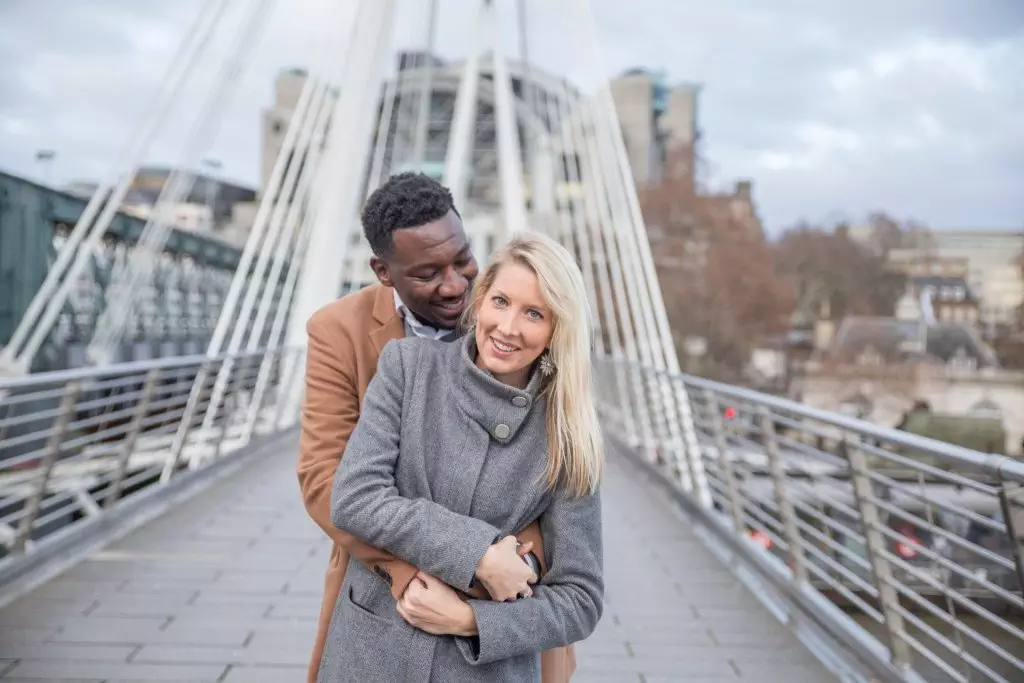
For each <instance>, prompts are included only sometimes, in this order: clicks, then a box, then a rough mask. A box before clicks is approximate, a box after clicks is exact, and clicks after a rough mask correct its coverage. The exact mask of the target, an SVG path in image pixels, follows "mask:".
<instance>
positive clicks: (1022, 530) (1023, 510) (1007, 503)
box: [999, 481, 1024, 588]
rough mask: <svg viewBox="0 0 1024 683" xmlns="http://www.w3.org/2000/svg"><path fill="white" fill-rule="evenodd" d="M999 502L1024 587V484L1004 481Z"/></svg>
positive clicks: (1020, 583)
mask: <svg viewBox="0 0 1024 683" xmlns="http://www.w3.org/2000/svg"><path fill="white" fill-rule="evenodd" d="M999 502H1000V503H1001V504H1002V507H1003V519H1005V520H1006V533H1007V535H1008V536H1009V537H1010V547H1011V549H1012V550H1013V560H1014V564H1015V565H1016V567H1017V582H1018V585H1020V586H1021V587H1022V588H1024V485H1022V484H1018V483H1017V482H1012V481H1004V482H1003V486H1002V488H1001V489H1000V491H999Z"/></svg>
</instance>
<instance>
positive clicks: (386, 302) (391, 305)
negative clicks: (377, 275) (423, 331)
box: [370, 285, 405, 357]
mask: <svg viewBox="0 0 1024 683" xmlns="http://www.w3.org/2000/svg"><path fill="white" fill-rule="evenodd" d="M373 319H374V320H376V321H377V323H378V324H379V325H380V327H377V328H374V329H372V330H370V341H371V342H372V343H373V348H374V349H376V351H377V356H378V357H379V356H380V353H381V351H383V350H384V345H385V344H387V343H388V342H389V341H391V340H392V339H401V338H402V337H404V336H405V323H404V322H403V321H402V316H400V315H398V311H397V310H396V309H395V294H394V292H392V291H391V288H390V287H384V286H383V285H379V286H378V289H377V294H376V296H375V297H374V301H373Z"/></svg>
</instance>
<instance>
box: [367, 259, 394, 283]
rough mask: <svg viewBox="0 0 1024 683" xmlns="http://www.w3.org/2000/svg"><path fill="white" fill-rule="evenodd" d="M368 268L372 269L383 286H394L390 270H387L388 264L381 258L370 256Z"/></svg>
mask: <svg viewBox="0 0 1024 683" xmlns="http://www.w3.org/2000/svg"><path fill="white" fill-rule="evenodd" d="M370 268H371V269H372V270H373V274H374V275H376V276H377V282H379V283H381V284H382V285H384V286H385V287H394V283H393V282H392V281H391V271H390V270H388V264H387V263H385V262H384V261H383V259H380V258H378V257H376V256H371V257H370Z"/></svg>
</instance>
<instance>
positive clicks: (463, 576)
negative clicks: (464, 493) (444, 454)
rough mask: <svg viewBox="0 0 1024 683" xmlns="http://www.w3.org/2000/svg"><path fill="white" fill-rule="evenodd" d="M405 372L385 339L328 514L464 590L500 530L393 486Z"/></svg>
mask: <svg viewBox="0 0 1024 683" xmlns="http://www.w3.org/2000/svg"><path fill="white" fill-rule="evenodd" d="M404 387H405V372H404V369H403V362H402V349H401V346H400V344H399V343H396V342H388V343H387V344H386V345H385V346H384V350H383V352H382V353H381V356H380V361H378V363H377V374H376V376H374V378H373V381H371V382H370V386H369V388H368V389H367V390H366V396H365V398H364V400H363V409H362V413H361V414H360V417H359V422H358V423H357V424H356V428H355V430H354V431H353V432H352V438H350V439H349V442H348V447H347V448H346V449H345V457H344V458H343V459H342V462H341V466H340V467H339V468H338V473H337V475H335V478H334V490H333V492H332V494H331V519H332V521H333V522H334V524H335V525H336V526H337V527H338V528H339V529H344V530H345V531H347V532H349V533H350V534H353V535H355V536H357V537H359V538H361V539H362V540H364V541H366V542H367V543H369V544H371V545H373V546H376V547H378V548H383V549H385V550H388V551H390V552H392V553H394V554H395V555H397V556H398V557H401V558H403V559H405V560H407V561H408V562H410V563H412V564H414V565H415V566H417V567H419V568H420V569H421V570H422V571H424V572H426V573H427V574H430V575H431V576H436V577H437V578H439V579H440V580H442V581H444V582H445V583H447V584H449V585H450V586H453V587H455V588H458V589H459V590H462V591H469V590H470V584H471V583H472V581H473V577H474V576H475V574H476V567H477V565H478V564H479V562H480V559H481V558H482V557H483V556H484V553H485V552H486V551H487V548H488V547H489V546H490V545H491V544H492V543H494V542H495V541H496V540H497V539H498V537H499V536H500V535H501V530H500V529H498V528H496V527H494V526H492V525H490V524H488V523H487V522H484V521H482V520H479V519H474V518H472V517H467V516H465V515H460V514H458V513H455V512H452V511H451V510H449V509H447V508H446V507H444V506H443V505H439V504H437V503H435V502H433V501H430V500H426V499H423V498H416V499H408V498H403V497H402V496H401V494H400V493H399V491H398V488H397V487H396V485H395V464H396V463H397V461H398V454H399V442H400V437H399V435H400V433H401V426H402V418H403V415H402V410H403V397H404V392H405V388H404Z"/></svg>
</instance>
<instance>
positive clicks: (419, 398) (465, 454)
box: [320, 235, 604, 683]
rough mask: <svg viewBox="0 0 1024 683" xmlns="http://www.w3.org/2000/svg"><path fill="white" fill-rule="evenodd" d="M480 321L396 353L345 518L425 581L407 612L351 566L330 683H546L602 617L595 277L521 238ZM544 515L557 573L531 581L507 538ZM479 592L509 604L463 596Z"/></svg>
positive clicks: (344, 497)
mask: <svg viewBox="0 0 1024 683" xmlns="http://www.w3.org/2000/svg"><path fill="white" fill-rule="evenodd" d="M467 316H468V324H469V332H468V333H467V334H466V335H465V337H464V338H463V339H462V340H460V341H458V342H455V343H451V344H443V343H439V342H432V341H428V340H423V339H415V338H408V339H403V340H399V341H394V342H390V343H389V344H387V345H386V346H385V348H384V350H383V352H382V354H381V357H380V362H379V364H378V368H377V375H376V377H375V378H374V380H373V382H372V383H371V384H370V387H369V389H368V390H367V394H366V397H365V401H364V405H363V409H362V412H361V417H360V420H359V423H358V424H357V425H356V428H355V431H354V432H353V433H352V437H351V439H350V440H349V443H348V447H347V448H346V450H345V455H344V457H343V458H342V462H341V466H340V467H339V469H338V472H337V475H336V477H335V480H334V489H333V493H332V501H331V509H332V517H333V520H334V523H335V524H336V525H337V526H338V528H340V529H344V530H346V531H348V532H349V533H351V534H353V535H354V536H356V537H358V538H361V539H363V540H364V541H366V542H368V543H371V544H373V545H374V546H377V547H379V548H381V549H384V550H388V551H390V552H391V553H393V554H395V555H397V556H399V557H402V558H404V559H405V560H407V561H409V562H411V563H412V564H414V565H416V566H417V567H419V568H420V569H421V570H422V572H421V574H420V575H419V576H418V579H419V581H413V582H412V584H410V586H409V588H408V589H407V590H406V594H405V595H404V596H403V597H402V599H401V600H400V601H399V602H398V603H397V604H396V603H395V601H394V599H393V598H392V597H391V593H390V590H389V588H388V586H387V585H386V584H385V582H384V581H383V580H382V579H381V578H380V577H378V576H377V575H375V574H374V573H373V572H372V571H370V570H369V569H367V568H366V567H364V566H363V565H362V564H360V563H359V562H350V564H349V567H348V571H347V573H346V575H345V584H344V585H343V586H342V590H341V595H340V597H339V600H338V604H337V605H336V607H335V618H334V619H333V621H332V624H331V630H330V632H329V634H328V637H327V645H326V648H325V651H324V659H323V662H322V664H321V667H320V680H321V681H325V682H330V683H334V682H339V681H340V682H347V681H352V682H356V681H358V682H360V683H363V682H369V681H388V682H391V681H410V682H413V681H415V682H417V683H419V682H420V681H453V682H456V681H457V682H459V683H462V682H472V681H487V682H495V681H509V682H511V681H523V682H524V683H525V682H527V681H529V682H531V683H534V682H536V681H539V680H540V670H539V653H540V652H541V651H542V650H547V649H550V648H554V647H560V646H563V645H567V644H569V643H573V642H576V641H579V640H582V639H583V638H586V637H587V636H588V635H589V634H590V633H591V632H592V631H593V629H594V627H595V626H596V624H597V621H598V619H599V618H600V616H601V612H602V608H603V592H604V581H603V575H602V549H601V510H600V502H599V495H598V484H599V482H600V478H601V474H602V469H603V464H604V453H603V448H602V442H601V434H600V429H599V425H598V420H597V413H596V410H595V407H594V399H593V395H592V393H591V378H590V333H591V327H590V316H589V304H588V301H587V297H586V291H585V289H584V286H583V277H582V275H581V273H580V270H579V267H578V266H577V265H576V263H575V261H574V260H573V258H572V256H571V255H570V254H569V252H568V251H566V250H565V249H564V248H562V247H561V246H560V245H558V244H557V243H556V242H555V241H554V240H552V239H550V238H548V237H545V236H542V235H526V236H521V237H518V238H516V239H514V240H513V241H512V242H511V243H510V244H509V245H508V246H506V247H505V248H504V249H502V250H501V251H499V252H498V253H497V254H496V255H495V257H494V259H493V261H492V263H491V265H490V266H489V267H488V268H487V269H486V270H485V271H484V273H483V274H482V275H481V276H480V277H479V278H478V280H477V282H476V285H475V286H474V289H473V295H472V301H471V302H470V306H469V308H468V310H467ZM537 519H539V520H540V524H541V531H542V534H543V537H544V546H545V548H544V549H545V553H544V554H545V559H546V562H545V564H546V566H547V573H546V574H545V575H544V578H543V580H542V581H539V582H537V583H536V585H535V586H531V585H530V584H531V583H534V582H536V581H537V577H536V575H535V574H534V572H533V571H532V570H531V569H530V567H529V566H528V565H527V564H526V563H525V562H524V561H523V559H522V558H521V557H520V556H519V554H520V552H521V551H520V549H518V548H517V547H516V542H515V538H514V537H513V536H510V535H509V534H511V533H512V531H513V530H515V529H521V528H523V527H524V526H526V525H528V524H529V523H530V522H532V521H534V520H537ZM433 577H438V578H437V579H435V578H433ZM477 581H479V582H480V583H482V584H483V585H484V587H486V588H487V589H488V592H489V593H490V595H491V596H492V597H493V598H494V600H475V599H468V598H467V597H466V596H465V594H466V593H468V592H469V591H471V590H472V589H473V588H474V585H475V584H476V582H477ZM446 584H447V585H446ZM455 589H457V590H458V591H460V592H462V595H460V594H459V593H457V592H456V590H455Z"/></svg>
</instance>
